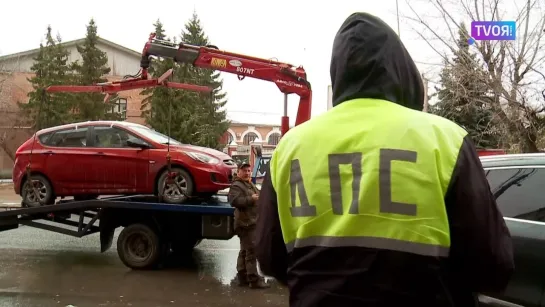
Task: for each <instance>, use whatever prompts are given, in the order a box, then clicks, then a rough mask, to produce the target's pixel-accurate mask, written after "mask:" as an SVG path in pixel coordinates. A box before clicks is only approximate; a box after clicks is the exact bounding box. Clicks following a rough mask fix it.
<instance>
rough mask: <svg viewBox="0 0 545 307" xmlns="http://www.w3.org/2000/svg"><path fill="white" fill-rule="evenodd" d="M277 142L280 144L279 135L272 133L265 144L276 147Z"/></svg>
mask: <svg viewBox="0 0 545 307" xmlns="http://www.w3.org/2000/svg"><path fill="white" fill-rule="evenodd" d="M278 142H280V133H276V132H275V133H272V134H271V135H269V139H268V140H267V143H268V144H269V145H275V146H276V145H278Z"/></svg>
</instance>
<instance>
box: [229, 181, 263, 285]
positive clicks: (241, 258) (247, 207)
mask: <svg viewBox="0 0 545 307" xmlns="http://www.w3.org/2000/svg"><path fill="white" fill-rule="evenodd" d="M258 193H259V191H258V190H257V188H256V187H255V185H254V184H253V183H251V182H248V181H245V180H242V179H240V178H238V177H236V178H235V179H234V180H233V183H232V184H231V188H230V189H229V196H228V197H229V202H230V203H231V205H232V206H233V207H235V233H236V234H237V236H238V237H239V238H240V252H239V253H238V259H237V272H238V278H239V282H240V283H241V284H244V283H253V282H258V281H259V280H260V276H259V274H258V272H257V260H256V257H255V253H254V244H255V242H254V232H255V223H256V220H257V212H256V207H255V204H256V201H255V200H254V199H253V198H252V195H253V194H258Z"/></svg>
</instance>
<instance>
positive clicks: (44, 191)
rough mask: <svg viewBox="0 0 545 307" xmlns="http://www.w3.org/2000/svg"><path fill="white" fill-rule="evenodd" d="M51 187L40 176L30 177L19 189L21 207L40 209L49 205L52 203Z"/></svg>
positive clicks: (45, 179) (47, 181)
mask: <svg viewBox="0 0 545 307" xmlns="http://www.w3.org/2000/svg"><path fill="white" fill-rule="evenodd" d="M53 195H54V193H53V187H52V186H51V183H50V182H49V180H47V178H45V177H44V176H42V175H32V176H31V178H30V180H29V179H27V180H25V182H24V184H23V187H22V188H21V196H22V197H23V206H25V207H40V206H44V205H50V204H52V203H53V201H54V196H53Z"/></svg>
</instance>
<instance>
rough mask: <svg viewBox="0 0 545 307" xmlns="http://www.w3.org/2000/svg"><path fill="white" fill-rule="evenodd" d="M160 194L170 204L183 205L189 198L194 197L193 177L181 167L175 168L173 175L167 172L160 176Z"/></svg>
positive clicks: (172, 171)
mask: <svg viewBox="0 0 545 307" xmlns="http://www.w3.org/2000/svg"><path fill="white" fill-rule="evenodd" d="M157 188H158V189H157V190H158V192H159V193H158V194H159V196H160V197H161V198H162V200H163V201H164V202H166V203H169V204H182V203H184V202H185V201H186V200H187V199H188V196H193V192H194V183H193V179H192V178H191V175H189V173H188V172H187V171H186V170H184V169H183V168H181V167H173V168H172V170H171V174H170V175H169V172H168V170H165V171H164V172H163V173H162V174H161V176H159V180H158V186H157Z"/></svg>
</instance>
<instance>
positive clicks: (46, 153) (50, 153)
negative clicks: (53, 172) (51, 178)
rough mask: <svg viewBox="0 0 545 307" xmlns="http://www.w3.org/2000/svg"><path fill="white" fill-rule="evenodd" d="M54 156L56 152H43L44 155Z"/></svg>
mask: <svg viewBox="0 0 545 307" xmlns="http://www.w3.org/2000/svg"><path fill="white" fill-rule="evenodd" d="M52 154H54V152H52V151H51V150H49V151H44V152H42V155H52Z"/></svg>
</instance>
